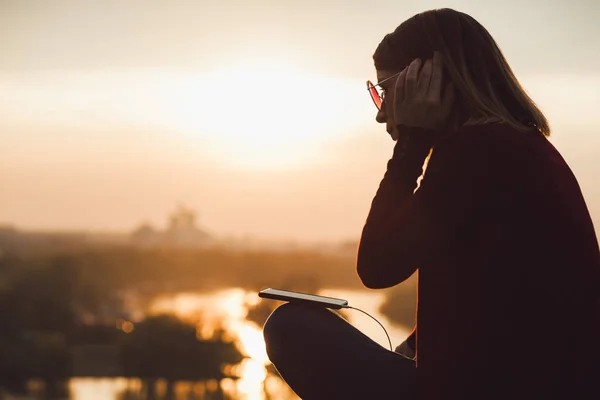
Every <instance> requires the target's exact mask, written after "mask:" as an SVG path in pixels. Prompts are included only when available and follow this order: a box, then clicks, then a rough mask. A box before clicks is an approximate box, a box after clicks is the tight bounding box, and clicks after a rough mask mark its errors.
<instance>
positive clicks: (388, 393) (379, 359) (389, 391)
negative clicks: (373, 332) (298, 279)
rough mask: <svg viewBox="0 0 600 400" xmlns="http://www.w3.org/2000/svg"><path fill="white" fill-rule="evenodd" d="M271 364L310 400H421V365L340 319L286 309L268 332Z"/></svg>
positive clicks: (294, 307)
mask: <svg viewBox="0 0 600 400" xmlns="http://www.w3.org/2000/svg"><path fill="white" fill-rule="evenodd" d="M264 336H265V342H266V344H267V353H268V355H269V358H270V359H271V361H272V362H273V364H274V365H275V367H276V368H277V370H278V371H279V373H280V374H281V376H282V377H283V378H284V379H285V381H286V382H287V383H288V385H290V387H291V388H292V389H293V390H294V391H295V392H296V394H298V396H300V397H301V398H302V399H304V400H315V399H329V400H333V399H343V400H351V399H382V400H386V399H399V400H403V399H407V400H412V399H414V397H415V394H414V392H415V383H416V367H415V362H414V361H413V360H411V359H409V358H407V357H404V356H402V355H400V354H397V353H393V352H391V351H389V350H387V349H385V348H383V347H381V346H380V345H379V344H377V343H375V342H374V341H372V340H371V339H369V338H368V337H367V336H365V335H364V334H363V333H361V332H360V331H359V330H358V329H356V328H355V327H353V326H352V325H350V324H349V323H348V322H347V321H346V320H344V319H343V318H341V317H340V316H339V315H338V314H337V313H335V312H332V311H330V310H327V309H325V308H321V307H315V306H306V305H299V304H292V303H288V304H284V305H282V306H280V307H279V308H278V309H277V310H275V311H274V312H273V314H271V316H270V317H269V319H268V320H267V322H266V323H265V327H264Z"/></svg>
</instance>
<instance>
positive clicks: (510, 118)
mask: <svg viewBox="0 0 600 400" xmlns="http://www.w3.org/2000/svg"><path fill="white" fill-rule="evenodd" d="M435 50H437V51H440V52H441V53H442V55H443V59H444V64H445V66H444V81H445V82H448V80H450V81H451V82H452V83H453V85H454V87H455V89H456V95H457V102H458V104H459V109H460V113H461V122H462V123H463V124H464V123H465V122H467V120H470V121H473V122H474V123H478V122H485V121H501V122H503V123H505V124H508V125H510V126H512V127H514V128H515V129H517V130H522V131H524V130H530V129H531V128H535V129H537V130H538V131H539V132H540V133H542V134H543V135H544V136H550V126H549V124H548V120H547V119H546V117H545V116H544V114H543V113H542V111H541V110H540V109H539V108H538V106H537V105H536V104H535V102H534V101H533V100H532V99H531V97H529V95H528V94H527V93H526V91H525V89H523V87H522V86H521V84H520V83H519V81H518V79H517V78H516V76H515V74H514V73H513V71H512V69H511V68H510V66H509V65H508V62H507V61H506V59H505V57H504V55H503V54H502V51H501V50H500V48H499V47H498V45H497V44H496V41H495V40H494V39H493V38H492V36H491V35H490V33H489V32H488V31H487V30H486V29H485V28H484V27H483V26H482V25H481V24H480V23H479V22H477V21H476V20H475V19H474V18H472V17H471V16H469V15H467V14H465V13H461V12H458V11H455V10H452V9H449V8H443V9H436V10H430V11H425V12H423V13H420V14H417V15H415V16H413V17H412V18H410V19H408V20H407V21H405V22H403V23H402V24H401V25H400V26H399V27H398V28H396V30H395V31H394V32H392V33H390V34H388V35H386V36H385V37H384V39H383V40H382V42H381V43H380V44H379V46H378V47H377V50H376V51H375V54H374V55H373V59H374V61H375V67H376V68H377V69H380V70H401V69H402V68H404V67H405V66H406V65H408V64H410V62H411V61H412V60H413V59H415V58H421V59H427V58H431V57H432V56H433V52H434V51H435Z"/></svg>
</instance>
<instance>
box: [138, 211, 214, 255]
mask: <svg viewBox="0 0 600 400" xmlns="http://www.w3.org/2000/svg"><path fill="white" fill-rule="evenodd" d="M131 241H132V243H133V244H135V245H138V246H144V247H151V246H172V247H190V248H204V247H209V246H212V245H213V244H214V243H215V238H214V237H213V236H212V235H211V234H209V233H208V232H206V231H204V230H202V229H200V228H198V225H197V214H196V213H195V212H194V211H193V210H191V209H188V208H186V207H184V206H182V205H180V206H179V207H178V208H177V209H176V210H175V211H174V212H173V213H172V214H171V215H170V216H169V223H168V226H167V228H166V229H165V230H163V231H160V230H156V229H154V228H153V227H152V226H151V225H150V224H149V223H144V224H142V225H140V226H139V227H138V228H137V229H136V230H134V231H133V232H132V234H131Z"/></svg>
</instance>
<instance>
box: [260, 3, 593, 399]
mask: <svg viewBox="0 0 600 400" xmlns="http://www.w3.org/2000/svg"><path fill="white" fill-rule="evenodd" d="M374 61H375V68H376V70H377V78H378V81H379V83H378V84H372V83H370V82H368V83H367V85H368V90H369V92H370V93H371V96H372V98H373V101H374V102H375V105H376V106H377V108H378V113H377V118H376V119H377V121H378V122H380V123H385V124H386V127H387V132H388V133H389V134H390V135H391V136H392V138H393V139H394V140H396V144H395V147H394V153H393V156H392V158H391V159H390V161H389V162H388V166H387V172H386V174H385V176H384V178H383V180H382V181H381V184H380V186H379V189H378V191H377V194H376V195H375V198H374V199H373V202H372V205H371V210H370V212H369V214H368V217H367V221H366V224H365V226H364V229H363V232H362V236H361V241H360V246H359V250H358V261H357V270H358V275H359V276H360V279H361V280H362V282H363V283H364V285H365V286H367V287H369V288H373V289H376V288H386V287H390V286H394V285H396V284H398V283H400V282H402V281H404V280H405V279H407V278H408V277H410V276H411V275H412V274H413V273H415V272H416V271H418V278H419V279H418V312H417V327H416V330H415V332H416V349H413V348H412V347H415V346H414V345H413V346H411V342H413V341H412V339H414V336H413V337H411V338H410V339H411V340H409V341H407V343H405V344H404V345H403V346H401V348H402V349H408V350H416V359H415V360H413V359H412V358H409V357H407V356H405V355H401V354H398V353H393V352H390V351H387V350H386V349H384V348H382V347H381V346H379V345H377V344H375V343H374V342H372V341H371V340H370V339H368V338H367V337H366V336H364V335H363V334H362V333H360V332H359V331H358V330H356V329H355V328H353V327H352V326H351V325H349V324H348V323H347V322H346V321H345V320H343V319H342V318H340V317H338V316H337V315H335V314H334V313H332V312H330V311H326V310H323V309H314V308H308V307H303V306H299V305H295V304H287V305H284V306H282V307H280V308H278V309H277V310H276V311H275V312H274V313H273V314H272V315H271V317H270V319H269V320H268V321H267V323H266V325H265V328H264V334H265V339H266V342H267V350H268V353H269V356H270V358H271V360H272V361H273V363H274V365H275V366H276V367H277V369H278V370H279V372H280V373H281V375H282V376H283V378H284V379H285V380H286V381H287V382H288V384H289V385H290V386H291V387H292V389H294V390H295V391H296V393H298V395H299V396H300V397H302V398H303V399H305V400H311V399H392V398H393V399H404V398H406V399H413V398H418V399H432V400H433V399H435V400H440V399H463V400H464V399H477V400H482V399H503V400H504V399H544V400H547V399H600V384H598V383H596V380H597V379H599V378H600V375H599V372H600V369H599V364H600V345H599V343H600V251H599V249H598V241H597V239H596V235H595V231H594V227H593V225H592V222H591V219H590V215H589V213H588V210H587V207H586V204H585V202H584V199H583V197H582V194H581V191H580V188H579V186H578V183H577V181H576V179H575V177H574V176H573V173H572V172H571V170H570V169H569V167H568V166H567V164H566V163H565V161H564V160H563V158H562V157H561V156H560V154H559V153H558V151H557V150H556V149H555V148H554V147H553V146H552V144H550V142H549V141H548V140H547V136H549V135H550V128H549V125H548V122H547V121H546V118H545V117H544V115H543V114H542V112H541V111H540V110H539V109H538V108H537V107H536V105H535V104H534V102H533V101H532V100H531V99H530V98H529V97H528V96H527V94H526V93H525V91H524V90H523V88H522V87H521V86H520V84H519V82H518V81H517V79H516V77H515V76H514V74H513V72H512V70H511V69H510V67H509V65H508V63H507V62H506V60H505V58H504V56H503V55H502V53H501V51H500V49H499V48H498V46H497V45H496V43H495V42H494V40H493V38H492V37H491V36H490V34H489V33H488V32H487V30H486V29H485V28H484V27H482V26H481V25H480V24H479V23H478V22H477V21H475V20H474V19H473V18H472V17H470V16H468V15H467V14H464V13H460V12H457V11H454V10H451V9H440V10H432V11H427V12H424V13H421V14H418V15H415V16H414V17H412V18H410V19H409V20H407V21H405V22H404V23H402V24H401V25H400V26H399V27H398V28H397V29H396V30H395V31H394V32H393V33H390V34H389V35H386V36H385V37H384V39H383V41H382V42H381V43H380V45H379V46H378V47H377V50H376V51H375V54H374ZM573 100H574V101H576V99H573ZM428 157H429V158H428ZM426 159H428V162H427V167H426V171H425V173H424V175H423V179H422V181H421V182H420V185H419V187H418V188H417V180H418V178H419V176H420V175H421V174H422V170H423V165H424V162H425V161H426ZM565 316H567V317H566V321H567V322H565ZM408 350H407V351H408Z"/></svg>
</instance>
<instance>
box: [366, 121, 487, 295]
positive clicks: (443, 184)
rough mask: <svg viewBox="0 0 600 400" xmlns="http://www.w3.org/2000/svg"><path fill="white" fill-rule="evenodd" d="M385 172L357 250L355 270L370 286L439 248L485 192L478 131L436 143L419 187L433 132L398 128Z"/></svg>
mask: <svg viewBox="0 0 600 400" xmlns="http://www.w3.org/2000/svg"><path fill="white" fill-rule="evenodd" d="M399 129H401V130H402V137H404V138H405V139H404V140H402V141H398V142H397V143H396V145H395V147H394V153H393V156H392V158H391V159H390V160H389V161H388V164H387V171H386V173H385V175H384V178H383V180H382V181H381V183H380V185H379V189H378V190H377V193H376V195H375V198H374V199H373V201H372V203H371V209H370V211H369V214H368V217H367V220H366V223H365V225H364V228H363V231H362V235H361V239H360V244H359V248H358V258H357V272H358V275H359V277H360V279H361V280H362V282H363V284H364V285H365V286H366V287H369V288H373V289H375V288H386V287H390V286H394V285H396V284H398V283H400V282H402V281H404V280H405V279H407V278H408V277H410V276H411V275H412V274H413V273H414V272H415V271H416V270H417V269H418V268H420V267H421V266H422V265H425V264H426V263H427V261H428V260H429V259H431V258H432V257H435V256H436V254H437V253H439V252H441V251H443V250H444V248H446V247H447V246H448V245H450V243H451V242H452V240H454V239H455V238H456V235H457V233H458V232H459V231H460V230H461V229H462V227H463V226H464V225H465V224H467V223H468V222H469V221H471V220H472V218H473V217H474V216H475V215H476V214H477V212H478V211H477V210H478V208H479V206H480V205H481V204H483V203H484V198H485V196H487V190H486V187H487V186H489V172H488V171H489V169H488V165H489V163H490V160H489V157H487V156H486V153H487V152H486V150H485V146H482V144H484V143H483V137H484V136H485V135H481V134H478V132H477V130H475V131H474V132H472V133H471V132H470V133H469V135H463V134H461V132H457V133H456V134H452V136H451V137H446V138H444V140H443V141H442V143H436V146H435V147H434V149H433V153H432V155H431V158H430V161H429V165H428V167H427V170H426V173H425V175H424V177H423V179H422V181H421V184H420V186H419V189H418V190H416V191H415V189H416V187H417V179H418V177H419V176H420V175H421V174H422V171H423V163H424V160H425V158H426V157H427V155H428V154H429V152H430V150H431V147H432V144H433V133H432V132H431V131H428V130H423V129H419V128H409V127H404V126H400V127H399Z"/></svg>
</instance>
